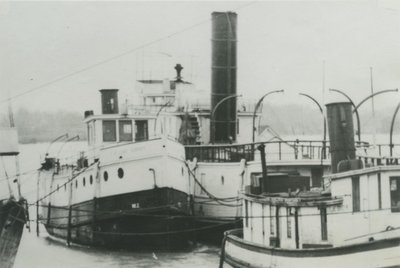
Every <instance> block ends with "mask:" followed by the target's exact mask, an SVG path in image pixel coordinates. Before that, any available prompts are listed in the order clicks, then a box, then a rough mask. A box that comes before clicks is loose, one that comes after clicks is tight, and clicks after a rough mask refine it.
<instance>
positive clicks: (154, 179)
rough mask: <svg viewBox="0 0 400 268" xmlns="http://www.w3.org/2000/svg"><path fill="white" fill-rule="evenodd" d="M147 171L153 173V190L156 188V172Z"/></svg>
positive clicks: (150, 169)
mask: <svg viewBox="0 0 400 268" xmlns="http://www.w3.org/2000/svg"><path fill="white" fill-rule="evenodd" d="M149 171H151V172H152V173H153V181H154V189H155V188H157V181H156V171H155V170H154V168H149Z"/></svg>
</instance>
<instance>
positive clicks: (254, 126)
mask: <svg viewBox="0 0 400 268" xmlns="http://www.w3.org/2000/svg"><path fill="white" fill-rule="evenodd" d="M278 92H279V93H283V92H284V90H283V89H280V90H274V91H270V92H268V93H266V94H265V95H264V96H262V97H261V98H260V99H259V100H258V102H257V104H256V107H255V108H254V113H253V128H252V136H253V139H252V141H253V143H254V141H255V132H256V113H257V110H258V108H259V107H260V105H261V103H262V102H263V100H264V98H265V97H267V96H268V95H269V94H272V93H278Z"/></svg>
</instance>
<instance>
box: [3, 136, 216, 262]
mask: <svg viewBox="0 0 400 268" xmlns="http://www.w3.org/2000/svg"><path fill="white" fill-rule="evenodd" d="M61 145H62V144H55V145H53V146H52V149H51V152H53V155H54V154H55V155H56V154H57V153H58V151H59V149H60V148H61ZM46 149H47V144H27V145H21V146H20V152H21V153H20V163H21V171H22V172H23V171H31V170H35V169H37V168H38V167H39V165H40V161H41V160H42V159H43V157H44V155H45V152H46ZM83 149H85V143H84V142H76V143H71V144H68V146H65V147H64V148H63V149H62V151H61V152H60V156H61V158H72V157H74V158H76V156H77V155H78V151H79V150H83ZM50 154H51V153H50ZM9 173H10V174H14V172H12V171H9ZM36 174H37V173H36V172H30V173H28V174H26V175H24V176H23V177H22V178H21V183H22V194H23V196H24V197H26V198H27V199H28V202H29V203H31V202H34V201H35V200H36ZM35 214H36V212H35V207H31V208H30V215H31V219H35V217H36V216H35ZM31 229H32V230H31V232H30V233H29V232H28V230H27V229H25V230H24V234H23V236H22V240H21V244H20V247H19V250H18V254H17V257H16V260H15V264H14V268H26V267H29V268H46V267H52V268H53V267H56V268H64V267H65V268H66V267H74V268H84V267H96V268H102V267H218V263H219V257H218V253H219V247H217V246H211V245H201V244H198V245H197V246H196V247H193V248H192V249H190V250H187V251H183V252H158V251H156V252H130V251H108V250H102V249H96V248H89V247H83V246H78V245H75V246H71V247H67V246H66V245H65V242H64V241H61V240H55V239H53V238H51V237H49V236H48V234H47V233H46V230H45V228H44V227H43V226H41V229H40V236H39V237H36V225H35V224H34V223H32V224H31Z"/></svg>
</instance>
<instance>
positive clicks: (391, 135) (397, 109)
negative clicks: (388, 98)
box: [389, 103, 400, 157]
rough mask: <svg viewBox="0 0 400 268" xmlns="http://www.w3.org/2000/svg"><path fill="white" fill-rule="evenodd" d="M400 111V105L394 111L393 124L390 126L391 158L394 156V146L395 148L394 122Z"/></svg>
mask: <svg viewBox="0 0 400 268" xmlns="http://www.w3.org/2000/svg"><path fill="white" fill-rule="evenodd" d="M399 109H400V103H399V104H398V105H397V107H396V110H395V111H394V114H393V118H392V123H391V124H390V145H389V147H390V157H392V156H393V146H394V145H393V127H394V121H395V119H396V115H397V112H398V111H399Z"/></svg>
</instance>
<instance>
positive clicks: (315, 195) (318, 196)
mask: <svg viewBox="0 0 400 268" xmlns="http://www.w3.org/2000/svg"><path fill="white" fill-rule="evenodd" d="M243 198H244V199H245V200H249V201H253V202H257V203H262V204H269V205H275V206H287V207H316V206H334V205H339V204H341V203H342V202H343V199H342V198H341V197H332V196H331V194H330V193H329V192H324V191H296V192H293V193H262V194H259V195H254V194H249V193H245V194H243Z"/></svg>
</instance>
